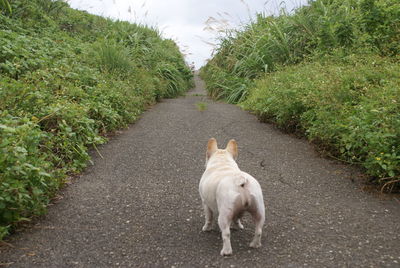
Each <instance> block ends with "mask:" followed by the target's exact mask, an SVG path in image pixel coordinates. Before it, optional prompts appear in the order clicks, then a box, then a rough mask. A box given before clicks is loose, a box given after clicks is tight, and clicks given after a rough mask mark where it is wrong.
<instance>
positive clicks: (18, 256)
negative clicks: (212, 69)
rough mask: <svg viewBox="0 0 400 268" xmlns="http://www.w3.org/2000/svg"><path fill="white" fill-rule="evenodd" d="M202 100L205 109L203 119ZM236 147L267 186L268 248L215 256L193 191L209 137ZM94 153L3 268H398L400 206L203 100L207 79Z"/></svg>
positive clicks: (3, 257)
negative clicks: (200, 105) (236, 144)
mask: <svg viewBox="0 0 400 268" xmlns="http://www.w3.org/2000/svg"><path fill="white" fill-rule="evenodd" d="M199 102H207V103H208V105H207V108H206V109H205V110H204V111H200V110H199V109H198V107H197V106H196V104H197V103H199ZM210 137H215V138H216V139H217V141H218V143H219V145H220V147H222V146H223V147H225V145H226V143H227V141H228V140H229V139H231V138H234V139H236V140H237V142H238V145H239V158H238V164H239V167H240V168H241V169H242V170H243V171H246V172H249V173H250V174H252V175H253V176H254V177H255V178H256V179H258V181H259V182H260V184H261V187H262V189H263V193H264V198H265V204H266V224H265V226H264V229H263V237H262V243H263V244H262V247H261V248H259V249H251V248H249V247H248V244H249V243H250V240H251V238H252V236H253V224H252V222H251V219H250V217H249V216H246V217H245V219H244V220H243V224H244V226H245V229H244V230H242V231H233V232H232V235H231V241H232V248H233V255H232V256H230V257H221V256H220V255H219V253H220V250H221V247H222V242H221V238H220V233H219V232H218V231H212V232H209V233H203V232H201V228H202V226H203V223H204V222H203V221H204V218H203V217H204V216H203V210H202V206H201V201H200V197H199V193H198V183H199V180H200V177H201V175H202V173H203V171H204V164H205V150H206V145H207V140H208V139H209V138H210ZM99 152H100V153H101V155H102V156H103V158H102V157H100V156H99V154H98V153H96V152H93V153H92V155H93V163H94V165H90V166H89V167H88V168H87V169H86V171H85V172H84V173H83V174H82V175H81V176H79V178H77V179H74V182H73V183H72V184H71V185H69V186H68V187H66V188H65V189H64V190H62V191H61V193H60V198H58V200H57V201H55V202H54V204H52V205H51V206H50V207H49V212H48V214H47V215H46V216H43V217H41V218H39V219H37V220H35V221H34V222H33V223H32V224H31V226H30V227H29V228H26V229H24V230H20V231H19V232H17V233H16V234H14V235H12V236H11V237H9V238H8V239H7V240H6V242H7V243H3V245H2V246H1V247H0V250H1V252H0V263H1V266H5V267H400V202H399V200H398V199H396V198H395V197H393V196H381V195H377V194H371V193H369V192H366V191H363V190H362V185H361V184H360V183H359V181H360V180H359V173H358V171H357V170H355V169H353V168H351V167H349V166H345V165H342V164H341V163H338V162H336V161H332V160H328V159H325V158H323V157H321V156H320V155H319V154H318V153H317V152H316V151H315V150H314V148H313V146H312V145H310V144H309V143H308V142H307V141H306V140H303V139H298V138H295V137H293V136H291V135H287V134H284V133H282V132H280V131H279V130H276V129H275V128H274V127H273V126H271V125H268V124H263V123H260V122H259V121H258V120H257V118H256V117H255V116H254V115H251V114H249V113H248V112H246V111H243V110H241V109H240V108H239V107H237V106H234V105H230V104H225V103H216V102H213V101H211V100H209V99H208V98H207V97H206V92H205V90H204V84H203V82H202V81H201V80H200V79H199V78H198V77H196V88H195V89H193V90H191V91H189V92H188V93H187V95H186V96H184V97H180V98H177V99H167V100H163V101H162V102H161V103H159V104H157V105H155V106H154V107H152V108H151V109H149V111H147V112H145V113H144V114H143V116H142V117H141V119H140V120H138V122H137V123H135V124H133V125H131V126H130V128H129V129H127V130H123V131H122V132H121V133H120V134H118V135H116V136H115V137H113V138H111V139H110V141H109V142H108V143H107V144H105V145H103V146H101V147H100V148H99Z"/></svg>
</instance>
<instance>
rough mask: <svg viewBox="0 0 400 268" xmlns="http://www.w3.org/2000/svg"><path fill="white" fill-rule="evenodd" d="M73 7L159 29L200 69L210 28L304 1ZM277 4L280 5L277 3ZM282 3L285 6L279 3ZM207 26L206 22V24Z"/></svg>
mask: <svg viewBox="0 0 400 268" xmlns="http://www.w3.org/2000/svg"><path fill="white" fill-rule="evenodd" d="M67 2H69V4H70V6H71V7H73V8H77V9H81V10H86V11H88V12H89V13H93V14H97V15H101V16H104V17H110V18H113V19H120V20H128V21H131V22H137V23H142V24H147V25H151V26H155V27H157V28H159V29H160V30H161V32H162V34H163V36H164V37H166V38H171V39H173V40H175V41H176V42H177V43H178V45H179V47H180V49H181V51H182V52H183V53H184V54H186V61H187V62H188V63H191V62H194V63H195V65H196V68H199V67H201V66H202V65H203V64H204V63H205V60H206V59H208V58H210V55H211V52H212V49H213V46H212V45H210V44H208V43H215V38H216V36H217V33H216V31H212V30H211V29H210V28H207V23H206V22H207V21H208V22H211V26H212V28H213V29H216V28H218V27H220V28H221V27H231V28H236V27H238V26H239V25H241V24H243V23H245V22H248V21H249V19H250V18H254V15H255V13H256V12H264V13H266V14H268V15H271V14H278V13H279V9H280V8H281V7H286V8H287V9H288V10H289V11H290V10H293V8H294V7H298V6H300V5H301V4H304V3H306V2H307V0H287V1H281V0H270V1H265V0H258V1H257V0H68V1H67ZM280 3H281V4H280ZM283 3H285V4H283ZM208 25H210V23H208Z"/></svg>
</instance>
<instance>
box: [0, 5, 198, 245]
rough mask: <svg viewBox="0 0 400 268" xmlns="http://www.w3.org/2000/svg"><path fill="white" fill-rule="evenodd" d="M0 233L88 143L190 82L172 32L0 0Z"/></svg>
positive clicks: (81, 163)
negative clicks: (6, 8) (165, 36)
mask: <svg viewBox="0 0 400 268" xmlns="http://www.w3.org/2000/svg"><path fill="white" fill-rule="evenodd" d="M0 1H2V2H0V7H4V3H9V4H10V5H11V7H12V10H13V12H12V14H9V12H3V11H2V12H0V239H2V238H3V237H4V236H5V235H6V234H8V233H9V232H10V231H13V229H14V226H16V225H17V224H18V223H19V222H23V221H28V220H29V219H30V218H31V217H32V216H35V215H40V214H43V213H45V211H46V206H47V204H48V202H50V199H51V198H52V196H53V195H54V194H55V193H56V191H57V190H58V189H59V187H60V186H61V185H62V184H63V182H64V180H65V178H66V176H69V175H71V174H75V173H78V172H80V171H81V170H82V169H83V168H84V167H85V166H86V164H87V162H88V161H89V159H90V157H89V154H88V150H89V149H90V148H92V147H95V146H96V145H97V144H101V143H104V142H105V141H106V138H105V137H104V136H105V135H106V134H107V133H108V132H111V131H115V130H117V129H119V128H122V127H126V126H127V125H128V124H129V123H132V122H134V121H135V120H136V119H137V118H138V116H139V115H140V114H141V113H142V112H143V111H144V109H145V108H146V107H147V106H148V105H150V104H152V103H154V102H155V101H156V100H158V99H160V98H161V97H172V96H175V95H177V94H180V93H182V92H184V91H185V90H186V89H188V88H189V87H190V86H191V85H192V82H191V75H190V73H191V72H190V69H189V68H188V67H187V66H186V64H185V62H184V59H183V57H182V55H181V54H180V52H179V49H178V47H177V46H176V44H175V43H174V42H173V41H172V40H164V39H162V38H161V36H160V34H159V32H158V31H157V30H155V29H151V28H148V27H146V26H142V25H137V24H131V23H128V22H113V21H111V20H109V19H105V18H101V17H98V16H94V15H89V14H87V13H86V12H82V11H77V10H73V9H71V8H69V7H68V6H67V5H66V4H65V3H64V2H62V1H51V0H33V1H31V0H29V1H28V0H15V1H12V2H11V1H10V2H8V1H7V0H0Z"/></svg>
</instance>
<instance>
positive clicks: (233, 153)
mask: <svg viewBox="0 0 400 268" xmlns="http://www.w3.org/2000/svg"><path fill="white" fill-rule="evenodd" d="M237 155H238V151H237V143H236V141H235V140H230V141H229V143H228V145H227V146H226V149H225V150H222V149H218V147H217V141H216V140H215V139H214V138H211V139H209V141H208V145H207V155H206V171H205V172H204V173H203V176H202V177H201V180H200V185H199V191H200V196H201V200H202V201H203V207H204V213H205V217H206V223H205V224H204V226H203V231H210V230H211V229H212V221H213V216H214V215H218V225H219V228H220V229H221V232H222V240H223V247H222V250H221V255H222V256H224V255H231V254H232V247H231V240H230V226H231V223H233V224H235V225H236V226H237V227H239V228H240V229H243V225H242V224H241V223H240V218H241V217H242V216H243V213H244V212H246V211H248V212H250V214H251V215H252V217H253V220H254V223H255V234H254V238H253V241H252V242H251V243H250V247H253V248H258V247H260V246H261V233H262V227H263V225H264V221H265V208H264V199H263V195H262V191H261V187H260V184H259V183H258V182H257V180H256V179H254V178H253V177H252V176H251V175H249V174H247V173H246V172H243V171H241V170H240V169H239V167H238V165H237V164H236V162H235V160H236V157H237Z"/></svg>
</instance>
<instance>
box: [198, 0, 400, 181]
mask: <svg viewBox="0 0 400 268" xmlns="http://www.w3.org/2000/svg"><path fill="white" fill-rule="evenodd" d="M399 52H400V2H399V1H396V0H315V1H310V2H309V3H308V5H306V6H303V7H300V8H298V9H297V10H295V11H294V12H293V13H287V12H285V11H282V12H281V13H280V14H279V15H278V16H266V15H264V14H258V15H257V16H256V18H255V20H254V21H252V22H250V23H249V24H248V25H245V26H244V27H243V28H242V29H240V30H233V31H229V32H228V33H227V35H226V37H225V38H222V40H221V41H220V44H219V45H218V47H217V48H216V51H215V54H214V57H213V58H212V59H211V60H210V61H209V62H208V64H207V65H206V66H205V67H203V68H202V70H201V75H202V77H203V78H204V79H205V80H206V85H207V90H208V92H209V95H210V96H212V97H214V98H217V99H219V98H221V99H225V100H226V101H228V102H230V103H241V105H243V107H245V108H246V109H249V110H252V111H254V112H256V114H258V115H259V116H260V117H261V118H262V119H263V120H267V121H270V122H275V123H276V124H277V125H279V126H280V127H281V128H284V129H286V130H289V131H296V132H301V133H303V134H304V135H306V136H307V137H308V138H309V139H310V140H312V141H314V142H318V144H319V145H321V146H322V147H324V148H326V149H327V150H329V152H330V153H331V155H334V156H335V157H336V158H340V159H341V160H344V161H347V162H351V163H357V164H360V165H361V166H363V167H365V169H366V172H367V173H368V174H370V175H371V176H373V178H375V179H376V181H379V182H382V183H383V188H384V189H393V187H394V186H395V185H396V183H397V184H400V183H399V182H400V168H399V166H400V162H399V159H400V155H399V150H400V149H399V148H400V147H399V143H398V139H399V137H398V133H400V128H399V122H400V121H399V117H398V114H400V113H399V111H400V110H399V105H400V104H399V103H400V100H399V99H398V97H399V96H398V93H396V92H399V91H398V88H399V80H398V79H399V77H398V75H396V71H398V68H399V61H398V57H399ZM381 68H384V70H382V69H381ZM303 69H305V70H306V71H305V70H303ZM326 70H329V71H326ZM377 128H379V130H378V129H377Z"/></svg>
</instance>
